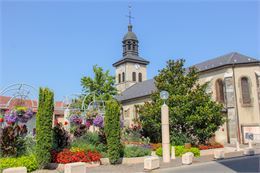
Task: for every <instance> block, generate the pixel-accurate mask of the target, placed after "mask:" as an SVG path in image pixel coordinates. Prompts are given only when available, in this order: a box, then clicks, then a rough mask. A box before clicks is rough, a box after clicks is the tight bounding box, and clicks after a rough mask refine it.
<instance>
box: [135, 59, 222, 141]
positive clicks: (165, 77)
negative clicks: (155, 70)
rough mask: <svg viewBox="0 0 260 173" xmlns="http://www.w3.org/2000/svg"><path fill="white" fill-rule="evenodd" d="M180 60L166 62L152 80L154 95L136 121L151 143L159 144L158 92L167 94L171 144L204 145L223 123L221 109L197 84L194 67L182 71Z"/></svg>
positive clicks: (159, 106)
mask: <svg viewBox="0 0 260 173" xmlns="http://www.w3.org/2000/svg"><path fill="white" fill-rule="evenodd" d="M184 62H185V61H184V60H183V59H181V60H177V61H174V60H169V61H168V62H167V65H166V67H165V68H163V69H162V70H160V71H159V74H158V75H157V76H156V77H155V85H156V87H157V89H158V90H157V92H155V93H153V94H152V102H150V103H145V104H144V106H142V107H141V108H140V120H141V123H142V127H143V133H144V135H145V136H148V137H150V139H151V141H152V142H160V141H161V110H160V109H161V105H162V104H163V101H162V100H161V99H160V96H159V92H160V91H162V90H166V91H168V92H169V94H170V96H169V99H168V100H167V101H166V103H167V105H168V106H169V111H170V115H169V116H170V117H169V118H170V119H169V121H170V135H171V143H172V144H174V145H176V144H177V145H181V144H183V143H185V142H192V143H205V142H207V140H208V139H209V138H210V137H212V136H213V135H214V133H215V131H216V130H217V129H218V128H219V126H220V125H222V124H223V123H224V121H225V117H224V116H223V115H222V113H221V110H222V108H223V106H222V105H221V104H218V103H216V102H214V101H213V100H212V99H211V95H210V94H207V93H206V88H207V86H208V83H205V84H202V85H200V84H199V82H198V79H199V73H198V71H197V70H196V68H195V67H191V68H189V69H188V70H187V69H185V68H184Z"/></svg>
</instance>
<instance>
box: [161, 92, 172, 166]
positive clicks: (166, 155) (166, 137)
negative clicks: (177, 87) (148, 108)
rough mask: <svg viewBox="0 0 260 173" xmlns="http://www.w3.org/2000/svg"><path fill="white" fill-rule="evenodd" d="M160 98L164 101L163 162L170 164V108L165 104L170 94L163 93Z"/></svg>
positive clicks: (162, 108) (162, 117) (162, 119)
mask: <svg viewBox="0 0 260 173" xmlns="http://www.w3.org/2000/svg"><path fill="white" fill-rule="evenodd" d="M160 98H161V99H162V100H163V101H164V103H163V105H162V107H161V122H162V148H163V162H170V132H169V108H168V106H167V105H166V104H165V100H167V99H168V98H169V93H168V92H167V91H161V92H160Z"/></svg>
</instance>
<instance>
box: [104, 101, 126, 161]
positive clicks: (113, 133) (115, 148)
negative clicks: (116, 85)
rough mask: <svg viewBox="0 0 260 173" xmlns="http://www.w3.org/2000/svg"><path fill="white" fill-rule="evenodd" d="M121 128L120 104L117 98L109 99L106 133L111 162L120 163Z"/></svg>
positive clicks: (106, 114)
mask: <svg viewBox="0 0 260 173" xmlns="http://www.w3.org/2000/svg"><path fill="white" fill-rule="evenodd" d="M120 130H121V129H120V106H119V104H118V103H117V101H115V100H112V101H108V102H107V104H106V113H105V134H106V139H107V145H108V155H109V161H110V163H111V164H116V163H118V161H119V158H120V152H121V150H122V145H121V142H120Z"/></svg>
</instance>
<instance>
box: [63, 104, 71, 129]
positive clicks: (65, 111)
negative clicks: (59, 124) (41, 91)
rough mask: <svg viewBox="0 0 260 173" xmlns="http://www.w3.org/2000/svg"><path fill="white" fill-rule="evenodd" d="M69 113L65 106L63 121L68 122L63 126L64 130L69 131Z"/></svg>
mask: <svg viewBox="0 0 260 173" xmlns="http://www.w3.org/2000/svg"><path fill="white" fill-rule="evenodd" d="M69 115H70V110H69V108H66V109H65V110H64V122H66V121H67V122H68V124H67V125H64V128H65V130H67V131H69V130H70V120H69Z"/></svg>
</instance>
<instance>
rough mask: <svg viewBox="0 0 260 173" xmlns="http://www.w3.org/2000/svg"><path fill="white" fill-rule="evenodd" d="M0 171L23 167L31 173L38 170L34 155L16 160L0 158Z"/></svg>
mask: <svg viewBox="0 0 260 173" xmlns="http://www.w3.org/2000/svg"><path fill="white" fill-rule="evenodd" d="M0 163H1V164H0V169H5V168H13V167H19V166H24V167H26V168H27V171H28V172H32V171H34V170H36V169H37V168H38V164H37V161H36V157H35V155H30V156H22V157H17V158H11V157H9V158H0Z"/></svg>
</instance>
